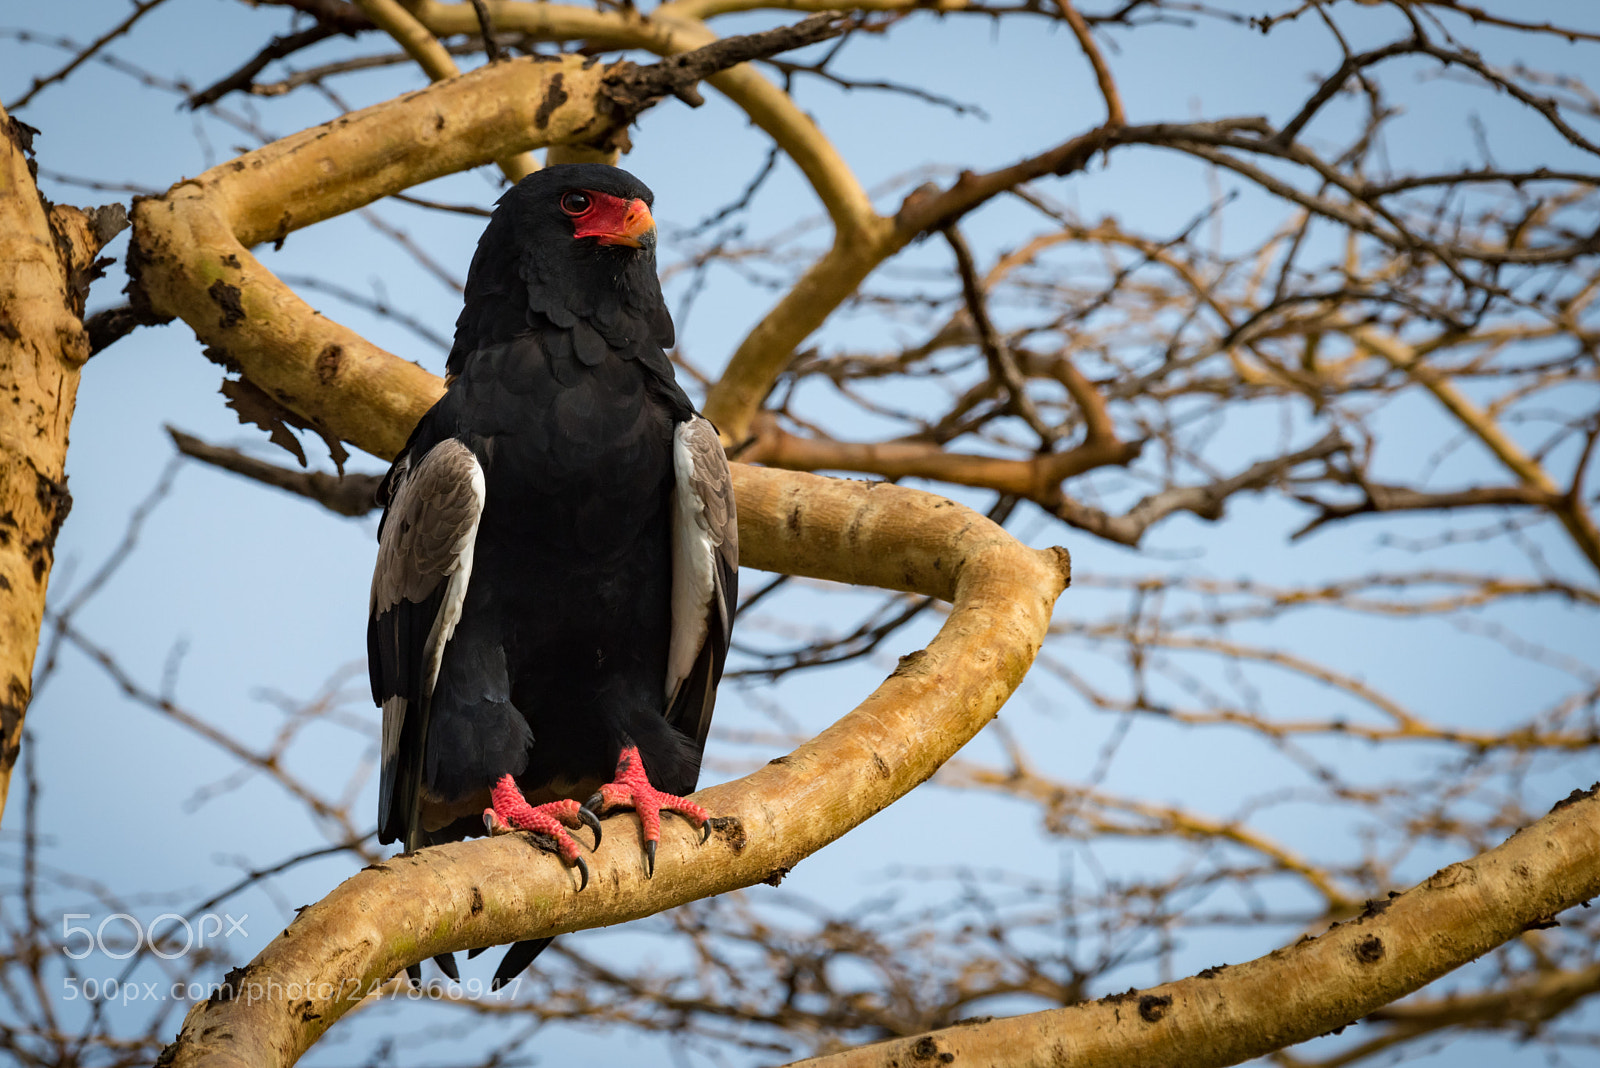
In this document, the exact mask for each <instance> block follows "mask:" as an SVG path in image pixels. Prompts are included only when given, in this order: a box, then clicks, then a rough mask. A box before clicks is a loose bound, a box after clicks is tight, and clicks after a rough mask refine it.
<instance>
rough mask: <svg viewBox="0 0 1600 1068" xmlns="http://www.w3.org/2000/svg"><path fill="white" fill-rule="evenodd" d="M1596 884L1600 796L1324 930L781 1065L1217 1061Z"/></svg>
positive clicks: (1230, 1060) (1300, 1030) (1413, 985)
mask: <svg viewBox="0 0 1600 1068" xmlns="http://www.w3.org/2000/svg"><path fill="white" fill-rule="evenodd" d="M1596 894H1600V797H1597V796H1596V795H1595V792H1594V791H1590V792H1589V793H1588V794H1587V795H1583V796H1581V797H1580V798H1576V799H1572V800H1570V801H1568V802H1564V803H1563V804H1561V805H1559V806H1557V808H1556V810H1555V811H1553V812H1551V814H1550V815H1548V816H1546V817H1545V818H1544V819H1542V820H1540V821H1539V822H1538V823H1536V824H1534V825H1533V826H1532V827H1529V828H1526V829H1525V830H1523V831H1520V832H1518V833H1517V834H1515V835H1513V836H1512V837H1511V838H1510V839H1509V840H1507V841H1506V842H1505V843H1504V844H1503V845H1501V846H1499V847H1498V848H1496V849H1491V850H1490V851H1488V852H1487V853H1484V854H1482V855H1480V856H1478V857H1474V858H1473V859H1471V860H1468V861H1463V862H1462V863H1460V864H1452V865H1450V866H1449V867H1447V868H1444V869H1442V870H1440V871H1438V872H1436V873H1434V875H1433V876H1431V877H1430V878H1429V879H1428V880H1427V881H1425V882H1423V883H1422V884H1420V885H1418V886H1416V887H1414V888H1413V889H1411V890H1410V891H1408V892H1406V893H1404V894H1401V895H1400V896H1398V897H1396V898H1393V899H1391V900H1388V901H1381V902H1376V903H1373V904H1371V905H1369V906H1368V909H1367V911H1366V913H1365V914H1363V915H1362V916H1361V917H1359V918H1357V919H1355V920H1351V921H1349V922H1348V923H1343V924H1339V925H1336V926H1335V927H1333V928H1332V929H1331V930H1329V931H1328V932H1327V933H1326V934H1324V935H1322V936H1320V937H1318V938H1312V939H1307V940H1303V941H1301V942H1297V943H1295V944H1294V945H1292V946H1288V947H1285V948H1283V949H1279V950H1276V951H1274V952H1272V953H1270V954H1268V955H1267V956H1265V957H1261V958H1258V959H1256V960H1253V961H1250V962H1248V963H1246V964H1238V965H1233V966H1230V967H1226V968H1208V969H1207V970H1206V971H1205V972H1203V973H1201V974H1200V975H1198V976H1195V977H1193V978H1189V979H1184V980H1181V981H1179V982H1175V983H1165V984H1163V985H1161V986H1156V987H1151V988H1150V989H1149V990H1144V991H1132V992H1129V993H1127V994H1114V995H1112V996H1110V997H1106V998H1101V999H1100V1000H1099V1001H1093V1002H1086V1003H1084V1004H1082V1005H1073V1006H1071V1007H1070V1008H1064V1009H1053V1010H1051V1011H1049V1012H1040V1013H1034V1014H1032V1015H1029V1016H1016V1017H1012V1018H1010V1019H1004V1020H994V1021H990V1022H987V1023H976V1024H969V1025H963V1026H957V1027H951V1028H947V1029H945V1030H942V1031H934V1032H930V1033H929V1034H926V1035H920V1036H917V1037H915V1038H903V1039H896V1040H895V1041H892V1042H880V1043H876V1044H874V1045H871V1046H863V1047H860V1048H858V1049H853V1050H849V1051H847V1052H844V1053H839V1054H835V1055H832V1056H827V1057H816V1058H813V1059H811V1060H805V1061H797V1062H795V1063H794V1064H793V1065H791V1066H790V1068H889V1066H891V1065H921V1064H928V1065H936V1064H955V1065H984V1066H986V1068H1044V1066H1046V1065H1050V1066H1060V1065H1071V1066H1072V1068H1216V1066H1221V1065H1228V1064H1238V1063H1240V1062H1241V1061H1247V1060H1249V1059H1251V1058H1252V1057H1258V1056H1261V1055H1262V1054H1265V1053H1270V1052H1272V1051H1273V1050H1278V1049H1282V1048H1284V1047H1285V1046H1290V1045H1293V1044H1294V1043H1296V1042H1304V1041H1306V1040H1307V1039H1311V1038H1315V1037H1317V1036H1318V1035H1321V1034H1325V1033H1327V1032H1328V1031H1331V1030H1333V1029H1334V1028H1336V1027H1342V1026H1344V1025H1345V1024H1348V1023H1351V1022H1353V1021H1355V1020H1359V1019H1360V1018H1361V1017H1363V1016H1365V1015H1367V1014H1368V1013H1370V1012H1372V1011H1373V1010H1374V1009H1377V1008H1378V1007H1380V1006H1382V1005H1386V1004H1388V1003H1389V1002H1391V1001H1394V1000H1395V999H1396V998H1400V997H1404V996H1405V995H1406V994H1408V993H1410V992H1411V991H1413V990H1417V989H1419V988H1421V987H1423V986H1425V985H1426V984H1428V983H1430V982H1432V981H1433V980H1434V979H1437V978H1438V977H1439V976H1441V975H1443V974H1445V973H1446V972H1448V971H1450V970H1451V969H1453V968H1457V967H1460V966H1461V965H1463V964H1466V963H1467V962H1468V961H1471V960H1472V959H1473V958H1475V957H1478V956H1480V955H1482V954H1484V953H1487V952H1489V950H1491V949H1493V948H1494V947H1496V946H1498V945H1501V944H1502V943H1504V942H1507V941H1509V940H1510V939H1512V938H1515V937H1517V935H1519V934H1521V933H1522V932H1523V931H1525V930H1527V929H1528V928H1530V927H1533V926H1536V925H1541V924H1543V923H1546V922H1547V921H1549V920H1550V919H1551V918H1552V917H1554V916H1555V915H1556V914H1557V913H1560V912H1562V911H1563V910H1565V909H1569V908H1572V907H1573V906H1574V905H1578V904H1581V903H1582V902H1585V901H1587V900H1589V899H1590V898H1592V897H1594V896H1595V895H1596Z"/></svg>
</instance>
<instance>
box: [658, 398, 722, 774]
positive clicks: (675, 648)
mask: <svg viewBox="0 0 1600 1068" xmlns="http://www.w3.org/2000/svg"><path fill="white" fill-rule="evenodd" d="M672 465H673V475H674V485H673V491H672V636H671V641H670V643H669V645H668V648H667V678H666V697H667V719H668V721H669V722H671V723H672V724H673V726H675V727H677V728H679V729H680V730H682V731H684V732H685V733H686V734H689V735H691V736H692V737H694V738H695V739H696V740H697V741H698V743H699V744H700V745H704V744H705V737H706V732H707V731H708V730H709V729H710V727H711V711H712V707H713V705H714V704H715V701H716V687H717V682H718V681H719V680H720V679H721V678H722V665H723V662H724V660H726V658H727V654H728V643H729V640H730V638H731V636H732V632H733V611H734V604H735V602H736V601H737V599H738V595H739V591H738V585H739V526H738V519H737V515H736V513H735V510H734V502H733V478H732V476H731V475H730V473H729V471H728V458H727V456H726V455H725V454H724V453H723V451H722V443H721V442H720V441H718V440H717V431H716V428H714V427H713V426H712V425H711V424H710V423H709V422H707V421H706V420H705V419H703V418H701V417H699V416H694V417H693V418H691V419H689V420H688V421H687V422H684V423H681V424H679V425H678V428H677V430H676V431H675V432H674V433H673V436H672Z"/></svg>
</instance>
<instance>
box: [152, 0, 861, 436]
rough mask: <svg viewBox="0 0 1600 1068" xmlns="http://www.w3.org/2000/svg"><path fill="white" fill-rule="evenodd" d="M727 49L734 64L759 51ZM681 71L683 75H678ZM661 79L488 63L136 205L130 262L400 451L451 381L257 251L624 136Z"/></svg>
mask: <svg viewBox="0 0 1600 1068" xmlns="http://www.w3.org/2000/svg"><path fill="white" fill-rule="evenodd" d="M468 10H469V11H470V8H469V9H468ZM825 29H826V31H827V32H839V31H842V29H843V26H842V25H839V24H837V23H829V24H828V25H827V27H825ZM810 32H818V31H816V30H813V31H810ZM730 40H731V39H730ZM781 40H782V38H779V42H780V43H781ZM713 47H714V48H716V49H719V50H721V52H722V53H723V54H724V55H725V56H726V57H727V61H729V62H733V61H737V59H738V58H739V57H740V56H741V55H745V54H748V51H747V52H745V53H740V52H738V51H737V50H736V48H737V46H734V47H735V51H733V52H729V46H728V45H727V44H726V43H724V44H721V45H715V46H713ZM689 62H690V64H691V66H692V69H694V70H696V71H705V70H707V69H709V68H708V66H707V65H706V64H705V63H703V62H702V61H700V60H698V59H691V60H690V61H689ZM680 66H681V64H680ZM641 80H642V81H641ZM667 80H668V81H670V82H671V83H672V84H673V85H682V84H684V83H683V80H682V78H681V77H679V76H678V75H676V74H675V75H673V76H672V77H671V78H669V79H667ZM636 83H639V84H636ZM661 88H662V86H661V85H658V84H656V76H655V75H653V74H652V73H651V72H650V69H649V68H648V67H638V66H636V65H634V64H630V63H619V64H612V65H610V66H605V67H602V66H598V65H594V64H591V63H589V62H588V61H587V60H585V59H584V58H583V57H581V56H562V57H560V58H550V59H544V60H534V59H517V60H508V61H506V62H503V63H496V64H491V65H489V66H487V67H482V68H480V69H478V70H476V71H473V72H472V73H470V74H466V75H462V76H461V77H458V78H452V79H450V80H448V81H445V82H440V83H438V84H436V85H434V86H432V87H430V88H428V89H425V90H422V91H420V92H417V93H412V94H410V95H407V96H404V97H401V98H399V99H396V100H391V101H387V102H385V103H382V104H378V105H376V106H374V107H370V108H366V109H364V110H362V111H358V112H353V113H351V114H349V115H345V116H343V117H341V118H339V119H336V120H335V121H333V122H331V123H328V124H326V125H324V126H320V127H316V128H314V129H310V130H305V131H303V132H301V133H298V134H295V135H293V136H291V137H287V138H284V139H283V140H281V141H275V142H273V143H272V144H269V145H266V146H264V147H262V148H260V149H257V150H256V151H254V152H250V153H247V154H246V155H244V156H241V157H239V158H238V159H235V160H232V161H231V162H229V163H225V164H223V165H221V166H219V167H214V168H212V169H211V170H209V171H207V172H205V173H204V174H202V175H200V176H198V177H196V178H192V179H189V180H187V181H185V182H181V183H179V184H178V185H176V186H174V187H173V188H172V189H171V190H169V191H168V192H167V193H166V194H165V195H163V196H162V197H159V198H152V199H143V200H139V201H137V202H136V204H135V208H134V224H135V231H134V242H133V248H132V249H131V250H130V253H129V270H130V272H131V273H132V274H133V275H134V277H135V279H136V282H137V284H138V286H139V291H140V292H141V294H142V295H143V297H144V298H145V299H147V300H148V302H149V305H150V307H151V310H152V312H154V313H156V314H162V315H172V316H176V317H178V318H182V319H183V320H184V321H185V322H187V323H188V324H189V325H190V326H191V327H192V328H193V329H194V331H195V333H196V335H197V336H199V338H200V340H201V341H202V342H204V343H205V344H207V345H208V346H209V347H210V348H211V350H212V352H213V355H214V356H215V357H216V358H218V359H220V360H222V361H223V362H225V363H228V364H231V365H233V366H236V367H239V368H240V369H242V370H243V372H244V374H245V375H246V377H248V378H249V379H250V380H251V381H252V382H253V383H254V384H255V385H257V386H259V387H260V388H262V389H264V390H266V391H267V392H268V393H269V394H271V395H272V396H273V397H274V399H276V400H277V401H278V402H279V403H281V404H283V405H284V406H285V407H287V408H289V409H291V410H293V411H295V412H298V413H299V414H300V415H302V416H304V417H305V418H307V419H308V420H310V421H311V422H312V424H313V425H315V426H318V427H323V428H326V427H329V426H332V425H334V424H335V423H339V424H341V425H347V426H350V427H351V434H352V435H353V436H352V437H350V438H349V440H352V441H357V442H359V443H360V444H361V446H362V447H363V448H367V449H369V450H371V451H373V452H375V453H376V454H378V455H380V456H384V457H389V456H393V455H394V454H395V453H396V452H397V451H399V449H400V447H401V445H403V444H404V441H405V428H406V427H408V426H410V425H411V424H412V423H414V422H415V420H416V419H417V418H418V417H420V415H421V413H422V411H423V410H424V409H425V408H426V407H427V405H428V404H431V403H432V400H433V398H434V396H435V395H436V391H437V389H438V383H437V380H436V379H434V378H433V376H432V375H429V374H428V373H427V372H425V371H423V370H422V369H421V368H418V367H416V366H415V365H413V364H409V363H406V362H405V361H402V360H398V359H396V358H394V357H393V356H391V355H390V354H389V353H387V352H384V351H383V350H381V349H379V348H377V347H376V346H374V345H372V344H370V343H369V342H367V341H366V340H365V339H364V338H361V337H359V336H357V335H356V334H355V333H354V332H353V331H351V330H349V329H347V328H345V327H344V326H341V325H340V324H338V323H335V322H333V321H332V320H329V319H326V318H323V317H321V316H318V315H316V314H315V313H314V312H313V311H312V309H311V308H310V307H309V306H308V305H306V304H305V302H304V301H302V300H301V299H300V298H299V297H298V296H296V295H295V293H294V292H293V291H292V290H290V289H289V287H288V286H286V285H284V284H283V283H282V282H281V281H280V280H279V279H277V278H276V277H274V276H273V275H272V273H271V272H270V271H268V270H266V269H265V268H264V267H263V266H262V265H261V263H260V261H258V260H257V259H256V258H255V257H254V256H252V255H251V254H250V252H249V251H248V249H249V247H250V246H252V245H255V244H258V243H260V242H263V241H277V242H281V241H282V240H283V239H284V238H286V237H287V236H288V235H289V234H290V233H292V232H294V231H295V230H298V229H300V228H301V227H304V226H308V225H310V224H312V223H315V222H320V221H321V220H323V219H327V218H331V217H332V216H334V215H338V214H341V213H343V212H346V211H351V210H353V209H355V208H359V207H362V206H364V205H366V204H369V203H371V202H373V201H374V200H377V199H380V198H382V197H385V196H389V195H391V194H393V193H397V192H399V191H401V190H403V189H405V188H408V187H410V186H412V185H416V184H418V183H420V182H425V181H428V180H431V179H433V178H437V177H441V176H443V175H446V174H451V173H454V172H456V171H460V170H465V169H467V168H470V167H475V166H481V165H483V164H485V163H488V162H490V161H492V160H495V159H499V158H503V157H504V156H506V155H507V154H514V153H517V152H522V151H525V150H527V149H529V148H532V147H536V146H539V145H551V144H564V143H579V144H586V145H603V144H612V143H615V141H616V139H617V138H619V137H623V136H625V134H624V130H625V128H626V125H627V123H628V122H630V121H631V120H632V118H633V117H634V116H635V115H636V114H637V113H638V112H639V111H641V110H643V109H644V108H647V107H649V106H651V105H652V104H653V103H654V102H655V100H656V99H658V97H657V96H654V95H652V94H653V93H654V92H655V91H656V90H658V89H661ZM303 353H313V354H315V355H314V357H313V358H312V359H311V360H305V359H302V358H301V354H303ZM335 387H337V388H335ZM336 396H337V399H334V398H335V397H336ZM412 403H415V404H417V405H418V407H416V408H415V409H414V410H410V411H408V412H407V413H406V414H407V418H405V419H401V420H396V419H395V418H394V415H395V411H396V406H397V405H405V404H412Z"/></svg>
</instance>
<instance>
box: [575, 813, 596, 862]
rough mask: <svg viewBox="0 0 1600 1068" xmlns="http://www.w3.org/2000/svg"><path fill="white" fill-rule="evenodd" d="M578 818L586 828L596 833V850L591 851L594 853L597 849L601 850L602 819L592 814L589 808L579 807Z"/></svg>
mask: <svg viewBox="0 0 1600 1068" xmlns="http://www.w3.org/2000/svg"><path fill="white" fill-rule="evenodd" d="M578 818H579V819H580V820H582V821H583V824H584V826H586V827H588V828H589V829H590V830H591V831H593V832H594V849H591V850H589V852H591V853H593V852H594V850H595V849H599V848H600V817H599V816H596V815H595V814H594V813H593V812H591V811H590V810H589V808H588V807H587V806H585V805H579V806H578Z"/></svg>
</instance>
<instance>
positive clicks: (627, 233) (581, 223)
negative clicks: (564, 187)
mask: <svg viewBox="0 0 1600 1068" xmlns="http://www.w3.org/2000/svg"><path fill="white" fill-rule="evenodd" d="M561 210H562V211H563V212H565V213H566V214H567V215H568V216H570V217H571V218H572V236H573V238H574V239H576V238H580V237H593V238H596V239H598V240H599V242H600V244H602V245H627V246H629V247H630V248H640V247H642V246H643V245H644V243H645V242H646V241H648V240H649V239H650V238H651V237H653V236H654V235H655V231H656V221H655V219H653V218H651V216H650V206H649V205H648V204H646V203H645V202H644V201H642V200H639V199H638V198H635V199H633V200H624V199H622V198H621V197H614V196H612V195H611V194H610V193H596V192H593V191H592V190H588V189H573V190H571V191H569V192H566V193H563V194H562V195H561Z"/></svg>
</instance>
